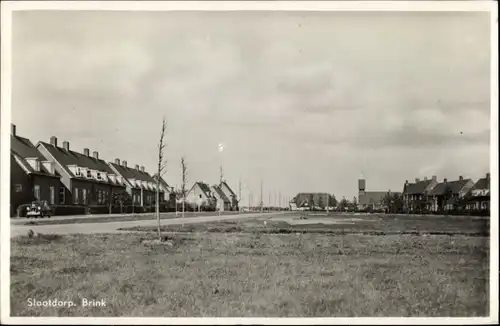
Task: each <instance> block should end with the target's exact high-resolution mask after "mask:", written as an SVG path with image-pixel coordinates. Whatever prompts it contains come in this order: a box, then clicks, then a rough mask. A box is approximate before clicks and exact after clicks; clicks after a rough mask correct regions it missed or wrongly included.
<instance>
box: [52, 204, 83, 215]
mask: <svg viewBox="0 0 500 326" xmlns="http://www.w3.org/2000/svg"><path fill="white" fill-rule="evenodd" d="M51 207H52V214H54V215H85V214H86V212H87V208H86V207H85V206H73V205H52V206H51Z"/></svg>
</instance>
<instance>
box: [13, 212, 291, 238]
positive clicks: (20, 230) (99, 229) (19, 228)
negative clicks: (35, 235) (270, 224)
mask: <svg viewBox="0 0 500 326" xmlns="http://www.w3.org/2000/svg"><path fill="white" fill-rule="evenodd" d="M277 214H286V213H284V212H273V213H255V214H254V213H246V214H234V215H220V216H219V215H210V216H200V217H184V218H182V217H179V218H173V219H162V220H161V225H173V224H192V223H203V222H217V221H225V220H239V219H244V218H257V217H266V216H269V217H271V216H273V215H277ZM156 223H157V222H156V220H141V221H117V222H107V223H74V224H50V225H16V224H11V227H10V237H11V238H12V237H16V236H19V235H26V234H27V233H28V230H29V229H32V230H33V231H35V232H39V233H42V234H72V233H85V234H91V233H121V232H128V231H119V230H118V229H119V228H129V227H134V226H155V225H157V224H156Z"/></svg>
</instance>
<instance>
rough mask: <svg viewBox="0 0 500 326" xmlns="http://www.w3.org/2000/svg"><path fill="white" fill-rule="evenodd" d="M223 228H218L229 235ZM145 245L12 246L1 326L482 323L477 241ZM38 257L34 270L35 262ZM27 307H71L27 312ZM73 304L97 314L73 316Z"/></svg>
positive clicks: (108, 240)
mask: <svg viewBox="0 0 500 326" xmlns="http://www.w3.org/2000/svg"><path fill="white" fill-rule="evenodd" d="M230 225H232V226H233V227H234V224H233V223H229V224H227V226H228V227H229V226H230ZM167 236H168V237H169V239H170V240H172V241H174V242H175V243H176V245H175V246H173V247H167V246H148V245H144V244H142V243H141V242H142V241H143V240H145V239H155V238H156V235H155V234H154V233H130V234H125V235H124V234H110V235H68V236H64V237H61V238H59V239H58V240H57V241H51V242H44V243H37V245H33V243H30V241H31V242H32V241H36V240H34V239H28V240H26V239H24V240H20V239H19V238H15V239H12V249H11V255H12V256H11V271H15V272H12V275H11V276H12V277H11V313H12V315H13V316H94V317H97V316H123V317H128V316H134V317H149V316H151V317H155V316H157V317H160V316H161V317H169V316H173V317H188V316H199V317H209V316H211V317H240V316H244V317H255V316H266V317H273V316H274V317H325V316H331V317H351V316H354V317H360V316H435V317H437V316H455V317H458V316H485V315H487V314H488V309H487V308H488V275H489V272H488V266H489V265H488V256H489V248H488V240H489V239H488V238H486V237H467V236H455V237H448V236H446V237H445V236H428V237H417V236H412V235H391V236H383V237H382V236H364V235H345V236H341V237H339V236H331V235H328V234H309V233H306V234H300V235H296V234H282V235H270V234H264V233H224V234H221V233H212V232H207V233H187V234H184V233H171V234H168V235H167ZM41 257H43V259H42V258H41ZM28 298H35V299H37V300H47V299H51V298H58V299H60V300H74V301H75V303H76V304H77V306H76V307H73V308H69V309H68V308H62V307H61V308H59V307H44V308H41V307H29V306H28V305H27V301H26V300H27V299H28ZM82 298H87V299H96V300H100V299H105V300H106V302H107V305H106V307H94V308H83V307H81V306H80V301H81V299H82Z"/></svg>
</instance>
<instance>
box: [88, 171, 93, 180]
mask: <svg viewBox="0 0 500 326" xmlns="http://www.w3.org/2000/svg"><path fill="white" fill-rule="evenodd" d="M87 178H89V179H90V178H92V174H91V173H90V170H89V169H87Z"/></svg>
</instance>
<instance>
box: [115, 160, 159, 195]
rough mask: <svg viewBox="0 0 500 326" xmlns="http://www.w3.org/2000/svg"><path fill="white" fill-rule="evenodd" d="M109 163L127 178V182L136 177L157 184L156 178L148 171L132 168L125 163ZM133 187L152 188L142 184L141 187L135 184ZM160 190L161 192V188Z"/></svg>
mask: <svg viewBox="0 0 500 326" xmlns="http://www.w3.org/2000/svg"><path fill="white" fill-rule="evenodd" d="M109 164H110V165H111V166H113V168H114V169H116V170H117V171H118V172H119V173H120V175H121V176H122V177H124V178H125V179H127V182H130V181H129V180H130V179H135V180H138V181H146V182H152V183H153V184H155V185H156V180H155V179H154V178H153V177H152V176H151V175H150V174H149V173H147V172H142V171H141V170H137V169H134V168H130V167H128V166H127V167H125V166H123V165H118V164H115V163H111V162H109ZM113 173H114V172H113ZM133 188H135V189H140V188H145V189H147V190H151V189H150V188H149V187H143V186H142V185H141V187H138V186H137V185H133ZM160 192H161V189H160Z"/></svg>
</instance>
